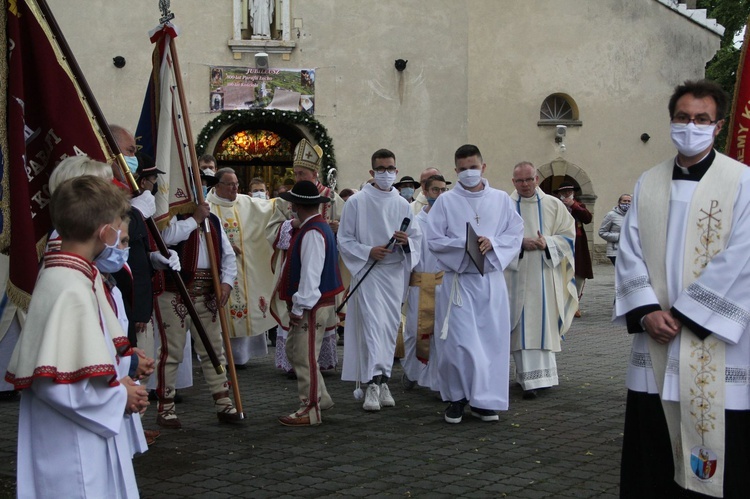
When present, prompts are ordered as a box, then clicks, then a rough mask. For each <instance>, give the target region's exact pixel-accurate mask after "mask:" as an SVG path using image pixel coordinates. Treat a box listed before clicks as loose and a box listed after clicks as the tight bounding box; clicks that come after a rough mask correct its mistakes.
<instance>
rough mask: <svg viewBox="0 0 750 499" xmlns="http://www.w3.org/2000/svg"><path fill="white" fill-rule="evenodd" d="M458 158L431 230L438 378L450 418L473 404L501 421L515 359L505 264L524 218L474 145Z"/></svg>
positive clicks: (475, 411) (430, 218)
mask: <svg viewBox="0 0 750 499" xmlns="http://www.w3.org/2000/svg"><path fill="white" fill-rule="evenodd" d="M454 162H455V165H456V174H457V175H458V184H457V185H456V187H454V188H453V189H452V190H450V191H448V192H446V193H445V194H443V195H441V196H440V197H439V198H438V199H437V201H436V202H435V205H434V206H433V207H432V209H431V210H430V213H429V214H428V215H427V228H426V230H425V233H426V234H425V239H426V240H427V243H428V245H429V247H430V250H431V251H432V253H433V254H434V255H435V257H437V260H438V268H439V269H441V270H444V271H445V274H444V275H443V283H442V285H441V286H440V289H439V291H438V295H437V298H436V303H435V329H436V331H435V334H436V335H438V336H437V337H436V338H435V350H436V352H437V356H438V359H437V360H438V384H439V385H440V394H441V396H442V398H443V401H445V402H448V403H449V404H448V407H447V408H446V410H445V414H444V418H445V421H446V422H448V423H454V424H455V423H460V422H461V420H462V418H463V414H464V408H465V407H466V405H467V404H470V406H471V414H472V415H473V416H475V417H477V418H479V419H480V420H482V421H497V420H498V419H499V416H498V414H497V412H498V411H504V410H507V409H508V371H509V363H510V353H509V347H510V319H509V317H508V290H507V288H506V286H505V279H504V277H503V269H505V267H507V266H508V264H509V263H510V262H511V261H512V260H513V258H514V257H515V256H516V255H517V254H518V248H519V247H520V246H521V235H522V233H523V222H522V221H521V218H520V217H519V216H518V214H517V213H516V212H515V210H514V209H513V204H512V203H511V201H510V198H509V197H508V195H507V194H506V193H505V192H503V191H499V190H497V189H493V188H492V187H490V185H489V182H487V179H485V178H482V176H483V174H484V171H485V170H486V169H487V165H486V164H485V163H484V161H483V159H482V154H481V153H480V152H479V149H478V148H477V147H476V146H474V145H471V144H466V145H463V146H461V147H459V148H458V149H457V150H456V152H455V154H454ZM467 226H470V227H471V229H472V230H473V231H474V233H475V234H476V236H477V239H476V240H475V241H470V243H471V244H472V245H475V244H476V245H477V246H478V249H479V251H480V252H481V253H482V254H483V255H484V265H483V272H484V273H483V274H482V273H480V271H479V269H478V267H477V265H476V263H475V262H473V261H472V260H471V258H470V256H469V254H468V253H467V251H466V243H467V234H468V233H469V232H468V228H467ZM472 237H473V236H472ZM477 258H478V257H477ZM430 355H432V353H431V354H430Z"/></svg>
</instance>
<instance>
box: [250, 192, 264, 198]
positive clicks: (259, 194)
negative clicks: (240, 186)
mask: <svg viewBox="0 0 750 499" xmlns="http://www.w3.org/2000/svg"><path fill="white" fill-rule="evenodd" d="M252 196H253V197H254V198H257V199H267V198H266V193H265V192H262V191H257V192H253V193H252Z"/></svg>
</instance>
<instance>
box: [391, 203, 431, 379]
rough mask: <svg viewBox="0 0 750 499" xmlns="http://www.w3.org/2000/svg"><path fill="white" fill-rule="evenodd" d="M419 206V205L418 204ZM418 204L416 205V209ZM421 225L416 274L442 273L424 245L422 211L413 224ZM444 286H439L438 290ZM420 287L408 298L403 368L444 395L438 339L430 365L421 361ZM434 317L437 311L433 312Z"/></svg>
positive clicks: (411, 375)
mask: <svg viewBox="0 0 750 499" xmlns="http://www.w3.org/2000/svg"><path fill="white" fill-rule="evenodd" d="M415 202H416V201H415ZM413 206H414V204H413V203H412V207H413ZM412 223H413V224H415V225H419V228H420V229H421V230H422V242H421V251H420V254H419V262H418V263H417V265H416V266H415V267H414V270H413V272H426V273H430V274H434V273H436V272H438V271H439V269H438V262H437V258H435V255H433V254H432V252H431V251H430V249H429V247H428V246H427V244H426V243H425V241H424V232H425V225H426V223H427V213H426V212H425V211H424V209H422V210H421V211H420V212H419V213H417V215H416V216H415V217H414V221H413V222H412ZM439 288H440V285H438V286H436V288H435V289H436V295H437V289H439ZM419 290H420V288H419V286H409V291H408V292H407V295H406V323H405V324H404V357H403V358H402V359H401V367H403V369H404V373H405V374H406V377H407V378H409V379H410V380H412V381H416V382H417V383H418V384H419V385H421V386H426V387H428V388H430V389H432V390H434V391H440V386H439V384H438V379H437V361H436V360H435V359H436V355H435V354H434V352H435V347H434V344H435V335H434V334H433V335H432V338H430V362H429V363H427V364H425V363H423V362H422V361H420V360H419V359H418V358H417V322H418V321H417V319H418V314H419ZM432 312H433V315H434V313H435V311H434V310H433V311H432Z"/></svg>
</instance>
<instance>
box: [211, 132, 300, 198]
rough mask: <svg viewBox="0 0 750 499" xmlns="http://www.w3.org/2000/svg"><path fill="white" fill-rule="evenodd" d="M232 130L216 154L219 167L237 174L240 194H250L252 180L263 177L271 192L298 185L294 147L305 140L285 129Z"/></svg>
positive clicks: (226, 134) (219, 145) (218, 145)
mask: <svg viewBox="0 0 750 499" xmlns="http://www.w3.org/2000/svg"><path fill="white" fill-rule="evenodd" d="M236 128H237V127H231V128H230V129H229V130H228V131H227V132H225V133H224V137H223V138H222V139H221V140H220V141H219V142H218V144H217V146H216V149H215V150H214V152H213V155H214V157H215V158H216V163H217V167H219V168H222V167H227V166H228V167H230V168H232V169H234V171H235V172H236V173H237V179H238V181H239V183H240V186H239V192H240V193H241V194H247V193H248V192H249V184H250V180H251V179H253V178H261V179H263V181H264V182H265V184H266V186H267V187H268V189H269V191H273V190H276V188H277V186H279V185H284V184H286V185H289V184H294V173H293V171H292V158H293V154H294V146H295V145H296V144H297V142H299V141H300V140H301V138H302V137H300V136H298V134H297V133H294V132H295V130H290V129H283V127H269V128H274V129H275V130H269V129H264V128H260V129H249V130H247V129H242V128H244V127H239V128H240V129H239V130H236Z"/></svg>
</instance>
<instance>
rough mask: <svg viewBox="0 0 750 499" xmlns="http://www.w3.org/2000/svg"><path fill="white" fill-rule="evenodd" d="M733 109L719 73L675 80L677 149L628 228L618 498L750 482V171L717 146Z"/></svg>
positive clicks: (723, 492)
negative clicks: (716, 78) (628, 337)
mask: <svg viewBox="0 0 750 499" xmlns="http://www.w3.org/2000/svg"><path fill="white" fill-rule="evenodd" d="M726 107H727V97H726V94H725V93H724V91H723V90H722V88H721V87H720V86H719V85H717V84H715V83H713V82H711V81H707V80H701V81H686V82H685V83H684V84H683V85H679V86H677V87H676V88H675V92H674V93H673V95H672V97H671V99H670V101H669V113H670V119H671V137H672V142H673V143H674V145H675V147H676V149H677V156H676V157H672V158H669V159H668V160H666V161H664V162H663V163H661V164H659V165H657V166H655V167H653V168H651V169H650V170H648V171H646V172H645V173H644V174H643V175H641V177H640V178H639V179H638V183H637V184H636V187H635V191H634V194H633V203H632V205H631V209H630V210H629V211H628V214H627V216H626V217H625V220H624V223H623V227H622V230H621V233H620V248H619V252H618V256H617V263H616V266H615V283H616V301H615V313H614V315H615V317H616V318H617V320H618V322H624V323H626V324H627V328H628V332H629V333H631V334H632V338H633V345H632V351H631V354H630V359H629V365H628V373H627V378H626V380H627V387H628V398H627V406H626V410H625V431H624V438H623V449H622V465H621V481H620V484H621V496H622V497H728V498H729V497H732V498H735V497H736V498H740V497H743V498H744V497H747V496H748V493H749V491H750V473H748V470H749V469H750V382H749V380H750V331H748V329H749V326H750V263H748V258H750V169H748V168H747V167H746V166H745V165H744V164H741V163H739V162H737V161H734V160H733V159H730V158H728V157H727V156H724V155H723V154H720V153H718V152H716V151H715V150H714V140H715V139H716V136H717V135H718V133H719V131H720V130H721V128H722V126H723V124H724V118H725V116H726V114H725V113H726ZM735 119H739V116H738V117H736V118H735ZM685 489H687V490H685Z"/></svg>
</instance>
